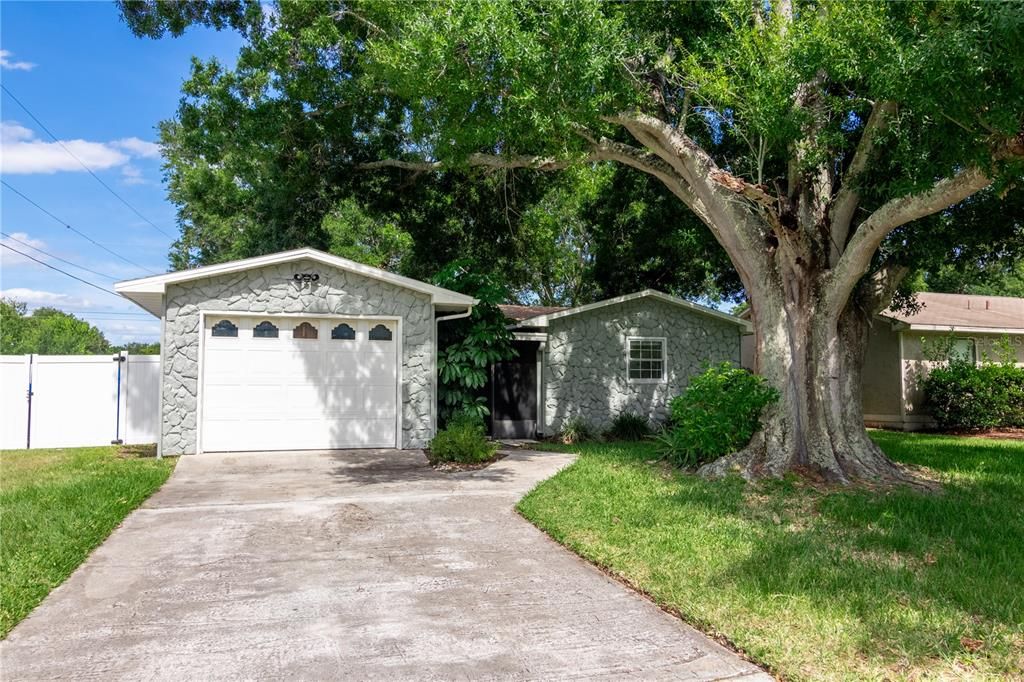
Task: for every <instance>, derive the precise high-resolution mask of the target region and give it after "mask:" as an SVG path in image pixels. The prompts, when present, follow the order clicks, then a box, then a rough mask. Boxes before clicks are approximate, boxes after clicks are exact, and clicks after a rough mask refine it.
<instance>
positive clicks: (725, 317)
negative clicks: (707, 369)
mask: <svg viewBox="0 0 1024 682" xmlns="http://www.w3.org/2000/svg"><path fill="white" fill-rule="evenodd" d="M640 298H654V299H657V300H659V301H664V302H665V303H670V304H672V305H676V306H679V307H680V308H685V309H687V310H690V311H692V312H695V313H698V314H700V315H706V316H708V317H713V318H716V319H719V320H722V321H723V322H729V323H732V324H735V325H736V326H737V327H740V328H741V329H742V330H743V331H744V332H747V333H749V332H752V331H753V325H751V323H750V322H748V321H746V320H742V319H740V318H738V317H736V316H735V315H730V314H728V313H723V312H720V311H718V310H714V309H712V308H707V307H705V306H702V305H698V304H696V303H690V302H689V301H687V300H685V299H682V298H678V297H676V296H670V295H669V294H666V293H664V292H661V291H656V290H654V289H644V290H643V291H638V292H636V293H635V294H626V295H625V296H616V297H615V298H607V299H605V300H603V301H598V302H596V303H588V304H587V305H581V306H578V307H576V308H569V309H568V310H562V311H559V312H557V313H548V314H547V315H538V316H536V317H528V318H526V319H525V320H520V321H519V322H517V323H516V324H515V326H516V327H546V326H548V323H549V322H550V321H551V320H557V319H560V318H563V317H569V316H570V315H578V314H579V313H585V312H588V311H591V310H597V309H599V308H604V307H606V306H612V305H618V304H620V303H626V302H628V301H634V300H637V299H640Z"/></svg>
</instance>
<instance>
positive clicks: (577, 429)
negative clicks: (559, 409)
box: [559, 415, 594, 445]
mask: <svg viewBox="0 0 1024 682" xmlns="http://www.w3.org/2000/svg"><path fill="white" fill-rule="evenodd" d="M559 439H560V440H561V441H562V442H563V443H565V444H566V445H573V444H575V443H582V442H583V441H587V440H593V439H594V428H593V427H592V426H591V425H590V422H588V421H587V420H586V419H584V418H583V417H582V416H580V415H576V416H575V417H569V418H568V419H566V420H565V421H564V422H563V423H562V432H561V433H560V434H559Z"/></svg>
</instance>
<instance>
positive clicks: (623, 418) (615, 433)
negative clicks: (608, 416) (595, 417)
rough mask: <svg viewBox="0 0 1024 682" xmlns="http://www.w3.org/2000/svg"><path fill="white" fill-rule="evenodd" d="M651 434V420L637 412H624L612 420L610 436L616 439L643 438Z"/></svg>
mask: <svg viewBox="0 0 1024 682" xmlns="http://www.w3.org/2000/svg"><path fill="white" fill-rule="evenodd" d="M649 435H651V422H650V420H649V419H648V418H647V417H644V416H642V415H639V414H637V413H636V412H623V413H621V414H619V415H618V416H616V417H615V419H613V420H612V425H611V426H610V427H609V428H608V437H609V438H612V439H614V440H642V439H644V438H646V437H647V436H649Z"/></svg>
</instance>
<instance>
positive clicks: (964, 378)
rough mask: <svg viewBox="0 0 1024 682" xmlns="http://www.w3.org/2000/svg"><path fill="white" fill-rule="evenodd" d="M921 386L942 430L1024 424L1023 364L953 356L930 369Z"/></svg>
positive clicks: (1023, 425) (1020, 425) (1022, 425)
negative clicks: (1017, 364)
mask: <svg viewBox="0 0 1024 682" xmlns="http://www.w3.org/2000/svg"><path fill="white" fill-rule="evenodd" d="M922 387H923V388H924V394H925V401H926V403H927V405H928V407H929V408H930V409H931V413H932V416H933V417H935V421H937V422H938V423H939V426H940V427H941V428H943V429H949V430H973V429H989V428H998V427H1009V426H1019V427H1024V367H1016V366H1014V365H1013V364H1011V363H1009V362H1001V363H991V362H985V363H983V364H981V365H975V364H974V363H972V362H970V361H967V360H961V359H956V358H954V359H952V360H950V361H949V363H948V364H946V365H944V366H940V367H936V368H935V369H933V370H932V371H931V372H930V373H929V374H928V376H927V377H926V378H925V379H924V381H923V382H922Z"/></svg>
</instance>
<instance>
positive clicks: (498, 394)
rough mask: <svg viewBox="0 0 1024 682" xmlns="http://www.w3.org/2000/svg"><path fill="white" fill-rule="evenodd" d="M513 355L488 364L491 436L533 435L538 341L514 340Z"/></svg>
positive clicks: (536, 409) (537, 373)
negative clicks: (489, 372) (489, 370)
mask: <svg viewBox="0 0 1024 682" xmlns="http://www.w3.org/2000/svg"><path fill="white" fill-rule="evenodd" d="M512 345H513V349H514V350H515V351H516V356H515V357H513V358H510V359H508V360H503V361H501V362H496V363H494V364H493V365H491V376H490V386H489V388H490V409H491V417H490V421H491V435H492V436H493V437H494V438H536V437H537V415H538V407H537V406H538V396H537V385H538V381H539V379H540V377H539V369H540V368H539V362H538V357H539V343H538V342H536V341H515V342H513V344H512Z"/></svg>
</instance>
